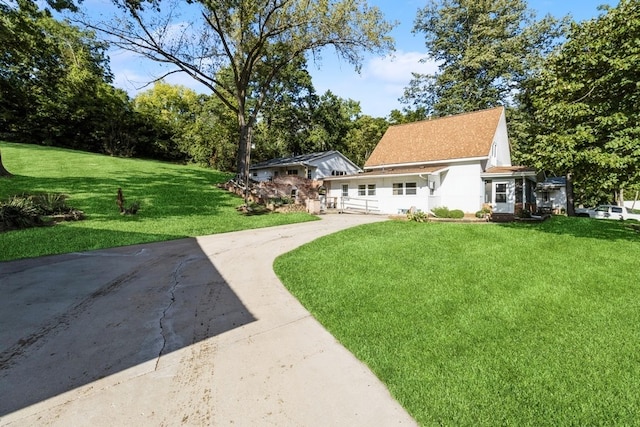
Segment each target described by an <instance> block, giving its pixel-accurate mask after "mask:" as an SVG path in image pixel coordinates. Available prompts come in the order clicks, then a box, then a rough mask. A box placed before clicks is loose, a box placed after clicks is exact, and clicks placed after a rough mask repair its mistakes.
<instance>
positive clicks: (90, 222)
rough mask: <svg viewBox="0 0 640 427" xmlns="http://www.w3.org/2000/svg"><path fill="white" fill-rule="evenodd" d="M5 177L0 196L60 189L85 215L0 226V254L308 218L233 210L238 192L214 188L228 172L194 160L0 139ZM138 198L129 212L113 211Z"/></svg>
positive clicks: (33, 253) (125, 242) (195, 233)
mask: <svg viewBox="0 0 640 427" xmlns="http://www.w3.org/2000/svg"><path fill="white" fill-rule="evenodd" d="M0 150H1V151H2V160H3V163H4V165H5V167H6V168H7V169H8V170H9V171H10V172H11V173H12V174H14V177H13V178H9V179H7V178H1V179H0V200H5V199H7V198H8V197H9V196H11V195H14V194H22V193H28V194H34V193H63V194H66V195H68V196H69V198H68V200H67V204H68V205H69V206H72V207H74V208H76V209H80V210H82V211H84V212H85V214H86V216H87V219H86V220H83V221H78V222H65V223H61V224H59V225H56V226H54V227H38V228H30V229H24V230H17V231H10V232H5V233H0V261H6V260H13V259H18V258H27V257H35V256H40V255H50V254H60V253H68V252H75V251H85V250H92V249H102V248H107V247H115V246H124V245H131V244H137V243H146V242H155V241H163V240H170V239H177V238H182V237H189V236H201V235H207V234H215V233H223V232H228V231H236V230H244V229H252V228H260V227H268V226H275V225H281V224H288V223H295V222H302V221H309V220H313V219H314V218H315V217H313V216H311V215H308V214H269V215H254V216H246V215H241V214H239V213H238V212H237V211H236V209H235V208H236V207H237V206H239V205H241V204H242V203H243V201H242V199H241V198H238V197H237V196H235V195H233V194H231V193H229V192H227V191H224V190H221V189H218V188H217V187H216V184H217V183H221V182H224V181H226V180H228V179H229V178H230V175H229V174H225V173H221V172H217V171H214V170H211V169H204V168H200V167H197V166H184V165H175V164H169V163H163V162H157V161H149V160H139V159H122V158H116V157H109V156H103V155H98V154H91V153H84V152H78V151H71V150H64V149H59V148H51V147H41V146H35V145H26V144H12V143H6V142H0ZM118 188H122V191H123V194H124V197H125V202H126V204H127V205H130V204H131V203H133V202H134V201H139V202H140V210H139V212H138V213H137V214H136V215H126V216H123V215H120V212H119V209H118V206H117V205H116V194H117V191H118Z"/></svg>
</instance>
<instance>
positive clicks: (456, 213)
mask: <svg viewBox="0 0 640 427" xmlns="http://www.w3.org/2000/svg"><path fill="white" fill-rule="evenodd" d="M431 211H432V212H433V213H434V214H435V216H437V217H438V218H455V219H460V218H464V212H463V211H461V210H460V209H454V210H451V211H450V210H449V208H447V207H446V206H441V207H438V208H433V209H431Z"/></svg>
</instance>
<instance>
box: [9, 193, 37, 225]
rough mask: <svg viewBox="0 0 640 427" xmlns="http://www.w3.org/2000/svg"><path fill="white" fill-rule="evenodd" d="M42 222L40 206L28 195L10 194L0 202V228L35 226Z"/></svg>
mask: <svg viewBox="0 0 640 427" xmlns="http://www.w3.org/2000/svg"><path fill="white" fill-rule="evenodd" d="M42 223H43V221H42V218H41V216H40V208H39V207H38V206H37V205H36V204H35V203H34V202H33V200H32V199H31V197H29V196H26V195H22V196H12V197H10V198H9V199H8V200H7V201H5V202H2V203H0V229H1V230H15V229H19V228H28V227H35V226H38V225H42Z"/></svg>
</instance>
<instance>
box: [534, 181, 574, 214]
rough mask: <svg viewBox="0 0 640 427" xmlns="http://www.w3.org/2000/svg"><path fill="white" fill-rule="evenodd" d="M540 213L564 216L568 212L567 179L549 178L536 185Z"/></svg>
mask: <svg viewBox="0 0 640 427" xmlns="http://www.w3.org/2000/svg"><path fill="white" fill-rule="evenodd" d="M536 205H537V208H538V211H540V212H544V213H554V214H562V213H565V212H566V211H567V179H566V178H565V177H563V176H557V177H551V178H547V179H545V180H544V181H542V182H539V183H538V184H537V185H536Z"/></svg>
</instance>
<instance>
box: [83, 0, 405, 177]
mask: <svg viewBox="0 0 640 427" xmlns="http://www.w3.org/2000/svg"><path fill="white" fill-rule="evenodd" d="M113 2H114V4H116V5H117V6H118V7H119V8H120V9H121V10H122V11H124V12H125V14H124V16H123V17H121V19H118V20H113V19H110V20H108V21H102V22H91V20H89V19H88V18H83V21H84V22H85V23H86V24H87V25H89V26H90V27H91V28H94V29H96V30H99V31H102V32H104V33H106V34H108V35H110V36H113V37H114V43H115V44H116V45H117V46H119V47H121V48H123V49H127V50H130V51H133V52H137V53H139V54H141V55H143V56H144V57H145V58H147V59H151V60H154V61H158V62H161V63H164V64H170V65H171V66H172V67H173V68H172V69H170V70H169V71H167V74H171V73H174V72H185V73H187V74H188V75H190V76H191V77H192V78H194V79H195V80H197V81H199V82H200V83H202V84H203V85H205V86H206V87H207V88H209V89H210V90H211V91H212V93H213V94H215V95H216V96H217V97H219V99H220V100H221V101H222V102H223V103H224V105H225V106H227V107H228V108H229V109H230V110H231V111H233V113H234V114H235V115H236V117H237V121H238V131H239V145H238V156H237V167H236V169H237V172H238V175H239V176H241V177H244V178H245V179H248V171H249V162H250V153H251V134H252V129H253V126H254V125H255V124H256V121H257V119H258V115H259V112H260V111H261V109H262V107H263V105H264V102H265V99H266V97H267V92H268V90H269V87H270V85H271V83H272V82H273V81H274V79H275V78H276V77H277V76H278V74H279V73H280V72H281V71H282V70H283V69H284V68H285V67H286V66H287V65H288V64H290V63H291V62H292V61H294V60H295V59H296V58H301V57H304V56H305V55H307V54H310V55H312V56H313V57H319V56H320V55H321V53H322V52H321V51H322V49H323V48H325V47H328V46H332V47H334V48H335V50H336V51H337V53H338V54H339V55H340V56H342V57H343V58H345V59H346V60H347V61H348V62H349V63H351V64H354V65H355V66H356V67H358V66H359V64H360V63H361V60H362V56H361V53H362V52H363V51H369V52H374V53H380V54H384V53H385V52H387V51H388V50H389V49H391V48H392V47H393V44H392V40H391V38H390V37H389V36H387V33H388V32H389V31H390V30H391V28H392V26H391V25H390V24H389V23H387V22H385V21H384V20H383V17H382V13H381V12H380V10H379V9H378V8H375V7H368V5H367V4H366V1H364V0H333V1H332V0H318V1H308V0H207V1H204V0H194V1H189V2H178V1H171V0H150V1H145V0H113ZM178 6H179V7H178ZM225 67H228V68H229V69H230V70H231V72H232V77H233V78H232V79H231V82H230V83H228V82H226V81H223V80H219V79H218V72H219V71H220V70H221V69H223V68H225ZM250 100H251V101H250Z"/></svg>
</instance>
